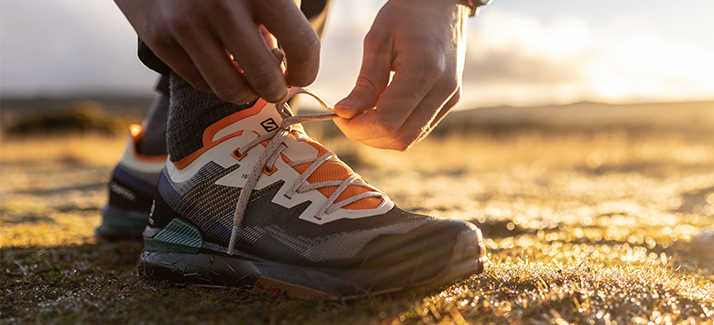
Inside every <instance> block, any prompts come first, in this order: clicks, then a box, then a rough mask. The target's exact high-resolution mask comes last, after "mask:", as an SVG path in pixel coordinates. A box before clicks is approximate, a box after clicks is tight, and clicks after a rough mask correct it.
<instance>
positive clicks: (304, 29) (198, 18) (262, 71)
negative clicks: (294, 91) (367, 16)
mask: <svg viewBox="0 0 714 325" xmlns="http://www.w3.org/2000/svg"><path fill="white" fill-rule="evenodd" d="M115 2H116V4H117V5H118V6H119V8H120V9H121V10H122V12H123V13H124V15H125V16H126V17H127V19H128V20H129V22H130V23H131V24H132V26H133V27H134V29H135V30H136V32H137V34H138V35H139V38H141V39H142V40H143V41H144V42H145V43H146V44H147V45H148V46H149V48H150V49H151V50H152V51H153V52H154V54H156V56H157V57H158V58H159V59H161V61H163V62H164V63H166V64H167V65H168V66H169V67H170V68H171V69H173V71H174V72H176V73H177V74H178V75H180V76H181V77H182V78H184V79H185V80H186V81H188V82H189V83H190V84H191V85H192V86H193V87H194V88H196V89H199V90H203V91H208V92H213V93H215V94H216V95H217V96H218V97H219V98H221V99H222V100H225V101H228V102H233V103H236V104H242V103H246V102H249V101H252V100H254V99H255V98H257V97H258V96H260V97H262V98H264V99H265V100H267V101H269V102H277V101H280V100H282V99H283V98H285V96H287V89H288V87H289V86H301V87H302V86H307V85H309V84H310V83H312V82H313V81H314V80H315V77H316V76H317V70H318V66H319V53H320V40H319V38H318V37H317V34H316V33H315V31H314V30H313V29H312V27H311V26H310V23H309V22H308V21H307V19H306V18H305V16H304V15H303V14H302V12H301V11H300V9H299V8H298V7H297V6H296V5H295V3H294V2H293V0H261V1H253V0H212V1H207V0H115ZM259 25H264V26H265V28H264V30H263V32H261V31H260V30H259V27H258V26H259ZM266 31H267V32H268V33H269V34H272V35H274V36H275V38H277V40H278V41H279V42H280V45H281V47H282V48H283V50H284V53H285V58H286V62H287V67H286V71H285V73H283V70H282V69H281V62H280V61H279V60H278V59H277V58H276V57H275V55H274V54H273V53H272V52H271V50H272V48H274V47H275V46H276V45H275V44H274V43H275V42H274V39H273V38H272V36H266V35H265V34H266Z"/></svg>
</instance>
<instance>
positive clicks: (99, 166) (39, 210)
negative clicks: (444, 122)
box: [0, 130, 714, 324]
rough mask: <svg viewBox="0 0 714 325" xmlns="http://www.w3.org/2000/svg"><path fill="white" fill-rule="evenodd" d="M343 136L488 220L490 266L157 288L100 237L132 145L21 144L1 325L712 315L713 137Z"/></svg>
mask: <svg viewBox="0 0 714 325" xmlns="http://www.w3.org/2000/svg"><path fill="white" fill-rule="evenodd" d="M317 133H319V132H317ZM327 143H328V146H329V147H331V148H333V149H335V150H336V151H337V153H338V155H340V157H342V158H343V159H344V160H346V161H348V162H349V163H351V164H352V165H353V166H354V168H355V169H356V170H357V171H358V172H359V173H360V174H361V175H363V176H364V178H366V179H367V180H368V181H370V182H371V183H373V184H375V185H376V186H377V187H379V188H381V189H383V190H385V191H386V192H387V193H388V194H389V195H390V197H391V198H392V200H394V201H395V202H397V204H398V205H400V206H401V207H402V208H404V209H407V210H411V211H417V212H420V213H425V214H432V215H434V216H436V217H440V218H456V219H465V220H471V221H473V222H475V223H477V224H478V225H479V226H480V227H481V228H482V229H483V231H484V234H485V236H486V237H487V243H486V244H487V247H488V249H489V257H490V261H491V263H492V267H491V268H490V269H489V270H488V271H487V272H485V273H484V274H480V275H473V276H471V277H469V278H466V279H463V280H462V281H460V282H457V283H454V284H453V285H451V286H448V287H444V288H441V289H440V290H435V291H430V292H420V291H410V292H406V293H401V294H394V295H389V296H380V297H372V298H368V299H362V300H356V301H349V302H344V303H342V302H311V301H296V300H289V299H285V298H280V297H277V298H276V297H257V296H251V295H250V294H248V293H246V292H243V291H240V290H231V289H221V288H205V287H183V286H175V285H171V284H168V283H161V282H151V281H148V280H146V279H143V278H140V277H138V276H137V275H136V273H135V265H136V261H137V258H138V255H139V254H140V252H141V243H113V244H108V243H97V242H95V241H94V239H93V237H92V231H93V228H94V227H96V226H97V225H98V224H99V222H100V217H99V210H100V208H101V207H102V205H103V204H104V203H105V195H106V192H105V191H106V190H105V183H106V182H107V181H108V175H109V173H110V169H111V167H112V164H113V163H114V162H115V160H116V159H118V155H119V154H120V152H121V150H122V147H123V139H120V138H112V137H110V138H98V137H94V136H75V137H65V138H59V139H58V138H35V139H24V140H18V139H9V140H8V139H5V140H4V141H3V143H2V147H1V148H0V149H1V150H2V159H1V162H0V173H1V174H0V177H1V178H0V181H1V184H0V185H1V187H0V213H1V214H2V233H1V237H0V239H1V240H2V248H1V249H0V252H1V253H2V260H1V261H0V276H1V278H2V279H1V282H0V286H1V288H0V289H1V290H0V323H48V322H49V323H76V322H79V323H100V322H108V323H202V322H207V323H236V322H237V323H271V324H283V323H285V324H293V323H309V324H316V323H317V324H320V323H323V324H331V323H351V324H394V323H407V324H417V323H423V324H436V323H443V324H450V323H456V324H465V323H476V324H480V323H490V322H494V323H497V324H503V323H517V324H531V323H533V324H545V323H549V324H550V323H552V324H564V323H582V324H586V323H590V324H608V323H615V322H616V323H617V324H625V323H642V324H646V323H655V324H660V323H662V324H664V323H712V319H713V318H714V232H711V230H710V229H712V228H714V146H712V143H714V136H713V135H712V134H711V133H701V134H686V132H684V133H682V132H675V131H671V130H670V131H667V132H660V131H657V130H650V131H648V132H629V131H627V130H601V131H588V132H582V133H573V132H571V131H569V132H567V133H563V134H556V133H553V132H541V131H538V130H520V131H513V130H511V131H509V132H508V133H507V134H499V135H493V134H485V133H484V134H471V135H468V136H460V137H448V136H445V137H436V138H435V139H430V140H428V141H427V142H424V143H422V144H420V145H418V146H417V147H415V148H414V149H412V150H410V151H409V152H407V153H405V154H401V153H393V152H386V153H385V152H378V151H372V150H369V149H365V148H363V147H356V146H354V145H350V144H347V143H346V142H344V140H331V141H327ZM337 148H339V149H337Z"/></svg>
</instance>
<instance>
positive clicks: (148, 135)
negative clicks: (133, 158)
mask: <svg viewBox="0 0 714 325" xmlns="http://www.w3.org/2000/svg"><path fill="white" fill-rule="evenodd" d="M168 117H169V96H168V94H163V93H162V94H161V95H160V96H159V97H157V98H156V100H154V104H153V105H152V106H151V109H150V110H149V113H148V114H147V115H146V119H144V127H143V130H144V134H143V135H142V137H141V138H140V139H139V141H137V142H136V152H138V153H140V154H143V155H148V156H163V155H165V154H166V152H167V151H166V122H167V120H168Z"/></svg>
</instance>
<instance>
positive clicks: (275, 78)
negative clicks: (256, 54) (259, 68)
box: [246, 71, 287, 102]
mask: <svg viewBox="0 0 714 325" xmlns="http://www.w3.org/2000/svg"><path fill="white" fill-rule="evenodd" d="M246 77H247V79H248V82H249V83H250V85H251V86H252V87H253V89H254V90H255V91H256V92H257V93H258V94H259V95H260V97H263V98H264V99H265V100H267V101H269V102H277V101H280V100H281V99H283V97H285V96H284V94H285V92H286V91H287V84H286V83H285V81H284V80H283V76H282V74H280V75H276V74H274V73H272V72H270V71H265V72H259V73H256V74H254V75H252V76H246Z"/></svg>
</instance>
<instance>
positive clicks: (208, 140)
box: [173, 98, 268, 169]
mask: <svg viewBox="0 0 714 325" xmlns="http://www.w3.org/2000/svg"><path fill="white" fill-rule="evenodd" d="M267 103H268V102H266V101H265V100H264V99H262V98H259V99H258V102H256V103H255V105H253V107H251V108H248V109H244V110H242V111H240V112H237V113H235V114H232V115H230V116H227V117H225V118H223V119H221V120H219V121H218V122H216V123H213V124H211V125H210V126H209V127H208V128H206V130H205V131H203V138H202V139H203V147H202V148H201V149H198V150H196V151H195V152H193V153H192V154H190V155H188V156H187V157H186V158H184V159H181V160H179V161H177V162H174V163H173V164H174V166H176V168H178V169H184V168H186V167H187V166H188V165H190V164H191V163H192V162H194V161H195V160H196V159H197V158H198V157H200V156H201V155H202V154H204V153H205V152H206V151H208V150H209V149H211V148H213V147H215V146H217V145H218V144H220V143H221V142H223V141H226V140H228V139H230V138H232V137H237V136H239V135H241V134H243V130H240V131H237V132H233V133H231V134H229V135H227V136H225V137H223V138H220V139H218V140H217V141H215V142H214V141H213V138H214V137H215V136H216V133H218V131H220V130H222V129H223V128H225V127H227V126H229V125H231V124H233V123H235V122H238V121H240V120H242V119H244V118H246V117H250V116H253V115H255V114H258V113H260V111H261V110H262V109H263V107H264V106H265V105H266V104H267Z"/></svg>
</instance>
